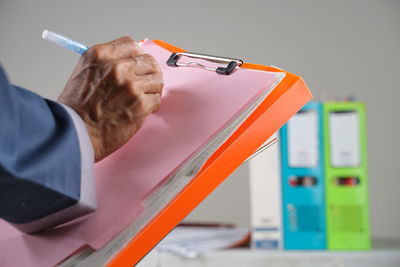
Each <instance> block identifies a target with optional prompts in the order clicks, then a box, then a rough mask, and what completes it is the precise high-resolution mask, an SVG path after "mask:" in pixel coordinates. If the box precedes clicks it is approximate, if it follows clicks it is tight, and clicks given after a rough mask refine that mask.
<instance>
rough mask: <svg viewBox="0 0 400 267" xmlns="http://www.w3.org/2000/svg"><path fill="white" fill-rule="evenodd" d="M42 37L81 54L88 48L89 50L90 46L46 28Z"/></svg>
mask: <svg viewBox="0 0 400 267" xmlns="http://www.w3.org/2000/svg"><path fill="white" fill-rule="evenodd" d="M42 38H43V39H44V40H47V41H50V42H53V43H55V44H57V45H59V46H62V47H64V48H66V49H68V50H71V51H73V52H75V53H77V54H79V55H82V54H83V53H85V51H86V50H88V47H87V46H86V45H84V44H82V43H79V42H77V41H74V40H72V39H69V38H68V37H65V36H63V35H61V34H58V33H55V32H51V31H48V30H44V31H43V33H42Z"/></svg>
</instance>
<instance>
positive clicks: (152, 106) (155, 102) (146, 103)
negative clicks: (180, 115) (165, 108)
mask: <svg viewBox="0 0 400 267" xmlns="http://www.w3.org/2000/svg"><path fill="white" fill-rule="evenodd" d="M141 100H142V101H141V104H142V109H143V111H144V112H146V113H148V114H150V113H153V112H156V111H157V110H158V109H159V108H160V107H161V96H160V94H143V95H142V96H141Z"/></svg>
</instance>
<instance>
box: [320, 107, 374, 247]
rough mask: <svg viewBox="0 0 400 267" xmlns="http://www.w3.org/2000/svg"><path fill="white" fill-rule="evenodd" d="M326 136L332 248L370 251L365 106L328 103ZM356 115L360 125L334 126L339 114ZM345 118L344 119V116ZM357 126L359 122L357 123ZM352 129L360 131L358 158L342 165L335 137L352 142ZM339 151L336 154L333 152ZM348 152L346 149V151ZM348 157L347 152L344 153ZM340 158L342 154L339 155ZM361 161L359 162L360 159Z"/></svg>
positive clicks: (330, 244) (329, 241) (327, 199)
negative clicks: (339, 127)
mask: <svg viewBox="0 0 400 267" xmlns="http://www.w3.org/2000/svg"><path fill="white" fill-rule="evenodd" d="M323 112H324V122H325V123H324V137H325V144H326V146H325V168H326V211H327V236H328V249H331V250H368V249H370V247H371V241H370V229H369V208H368V178H367V149H366V147H367V136H366V112H365V106H364V104H363V103H360V102H327V103H325V104H324V108H323ZM346 112H347V113H348V114H350V113H351V112H355V113H354V114H356V117H358V127H357V125H352V123H347V124H345V128H346V129H338V127H337V125H338V124H334V118H333V117H332V116H334V115H335V114H339V115H340V114H342V115H343V114H344V115H345V114H346ZM342 117H343V116H342ZM356 124H357V123H356ZM335 126H336V128H335ZM351 128H354V130H355V131H356V136H358V138H356V140H357V139H358V141H359V144H358V146H355V147H356V148H357V147H358V149H359V151H356V152H355V153H357V154H356V156H355V159H348V161H349V162H348V163H349V164H347V166H346V162H340V161H338V160H337V159H336V157H337V156H336V155H334V153H336V152H335V151H338V149H337V147H336V148H335V145H336V146H339V145H338V143H337V142H336V140H333V135H336V133H335V131H336V132H338V134H341V135H342V139H344V140H346V138H347V139H351V138H352V137H351V136H350V135H351V133H350V132H351ZM333 150H335V151H333ZM342 151H344V149H342ZM342 154H344V152H342ZM339 156H340V155H339ZM357 158H358V160H357ZM340 165H343V166H340Z"/></svg>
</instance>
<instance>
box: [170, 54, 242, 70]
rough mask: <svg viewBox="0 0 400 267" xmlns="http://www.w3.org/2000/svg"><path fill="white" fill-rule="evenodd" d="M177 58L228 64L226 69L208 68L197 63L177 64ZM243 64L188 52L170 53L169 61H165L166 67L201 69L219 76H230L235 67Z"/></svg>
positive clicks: (234, 60) (229, 59) (237, 60)
mask: <svg viewBox="0 0 400 267" xmlns="http://www.w3.org/2000/svg"><path fill="white" fill-rule="evenodd" d="M179 56H186V57H190V58H200V59H206V60H209V61H212V62H217V63H228V65H227V66H226V67H218V68H210V67H207V66H205V65H203V64H201V63H197V62H188V63H178V58H179ZM242 64H243V60H241V59H236V58H227V57H217V56H211V55H205V54H197V53H190V52H182V53H172V54H171V56H170V57H169V59H168V60H167V65H168V66H170V67H179V66H181V67H190V66H194V67H201V68H203V69H206V70H210V71H215V72H216V73H218V74H221V75H229V74H231V73H232V72H233V71H234V70H235V69H236V67H237V66H240V65H242Z"/></svg>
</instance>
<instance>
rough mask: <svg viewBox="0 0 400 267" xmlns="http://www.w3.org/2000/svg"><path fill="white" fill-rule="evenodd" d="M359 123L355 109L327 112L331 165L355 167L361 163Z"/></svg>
mask: <svg viewBox="0 0 400 267" xmlns="http://www.w3.org/2000/svg"><path fill="white" fill-rule="evenodd" d="M359 133H360V125H359V115H358V112H356V111H340V112H330V113H329V145H330V157H331V165H332V166H333V167H356V166H360V164H361V155H360V135H359Z"/></svg>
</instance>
